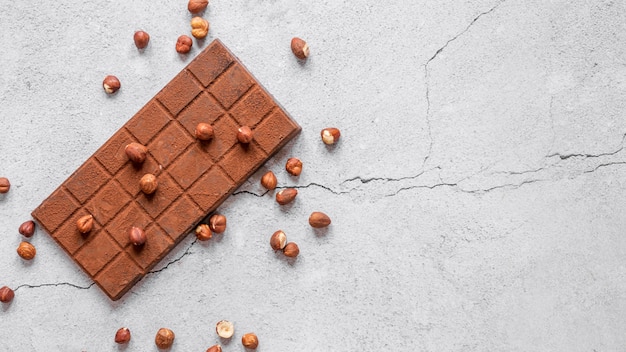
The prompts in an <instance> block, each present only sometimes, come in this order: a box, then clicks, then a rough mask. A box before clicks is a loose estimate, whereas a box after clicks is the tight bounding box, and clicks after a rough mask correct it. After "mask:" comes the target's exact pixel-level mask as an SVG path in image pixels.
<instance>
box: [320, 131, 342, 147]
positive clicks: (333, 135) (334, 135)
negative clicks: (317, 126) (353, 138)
mask: <svg viewBox="0 0 626 352" xmlns="http://www.w3.org/2000/svg"><path fill="white" fill-rule="evenodd" d="M320 135H321V136H322V142H324V144H328V145H332V144H335V143H337V141H338V140H339V137H341V132H340V131H339V129H337V128H335V127H328V128H324V129H323V130H322V132H321V133H320Z"/></svg>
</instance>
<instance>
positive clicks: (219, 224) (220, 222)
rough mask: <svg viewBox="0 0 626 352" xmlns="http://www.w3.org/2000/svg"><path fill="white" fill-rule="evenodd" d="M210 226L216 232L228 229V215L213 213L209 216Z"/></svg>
mask: <svg viewBox="0 0 626 352" xmlns="http://www.w3.org/2000/svg"><path fill="white" fill-rule="evenodd" d="M209 227H210V228H211V231H213V232H215V233H223V232H224V231H226V217H225V216H224V215H222V214H213V215H211V217H210V218H209Z"/></svg>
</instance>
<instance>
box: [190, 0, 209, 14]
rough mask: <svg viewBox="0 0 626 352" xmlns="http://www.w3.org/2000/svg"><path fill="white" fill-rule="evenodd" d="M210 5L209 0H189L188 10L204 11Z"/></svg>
mask: <svg viewBox="0 0 626 352" xmlns="http://www.w3.org/2000/svg"><path fill="white" fill-rule="evenodd" d="M208 5H209V0H189V3H188V4H187V10H189V12H191V13H199V12H202V11H204V10H205V9H206V7H207V6H208Z"/></svg>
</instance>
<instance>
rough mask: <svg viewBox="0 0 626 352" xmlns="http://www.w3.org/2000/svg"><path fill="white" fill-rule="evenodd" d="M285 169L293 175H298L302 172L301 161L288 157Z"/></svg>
mask: <svg viewBox="0 0 626 352" xmlns="http://www.w3.org/2000/svg"><path fill="white" fill-rule="evenodd" d="M285 170H287V172H288V173H290V174H292V175H294V176H300V174H301V173H302V161H300V159H298V158H289V159H287V163H286V164H285Z"/></svg>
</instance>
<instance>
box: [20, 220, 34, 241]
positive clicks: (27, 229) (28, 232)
mask: <svg viewBox="0 0 626 352" xmlns="http://www.w3.org/2000/svg"><path fill="white" fill-rule="evenodd" d="M18 231H19V232H20V233H21V234H22V236H24V237H31V236H32V235H33V234H35V222H34V221H32V220H28V221H26V222H24V223H23V224H22V225H20V228H19V230H18Z"/></svg>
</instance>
